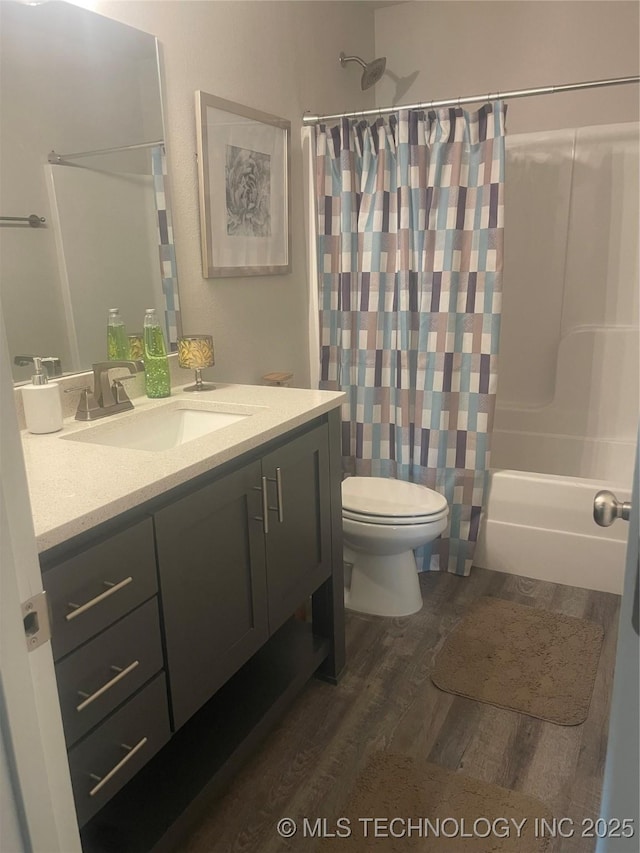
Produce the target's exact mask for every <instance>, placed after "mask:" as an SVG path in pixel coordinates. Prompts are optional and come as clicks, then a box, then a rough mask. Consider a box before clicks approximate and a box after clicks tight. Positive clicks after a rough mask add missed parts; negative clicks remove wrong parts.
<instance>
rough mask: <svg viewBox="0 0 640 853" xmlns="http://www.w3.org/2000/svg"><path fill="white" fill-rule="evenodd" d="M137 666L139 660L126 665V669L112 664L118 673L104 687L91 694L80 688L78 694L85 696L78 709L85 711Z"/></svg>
mask: <svg viewBox="0 0 640 853" xmlns="http://www.w3.org/2000/svg"><path fill="white" fill-rule="evenodd" d="M137 666H140V661H139V660H134V661H133V663H130V664H129V666H127V667H125V668H124V669H122V668H121V667H119V666H112V667H111V669H112V670H113V671H114V672H116V673H117V675H115V676H114V677H113V678H112V679H110V680H109V681H107V683H106V684H103V685H102V687H100V688H98V690H96V692H95V693H92V694H91V695H90V696H89V695H88V694H87V693H83V692H82V691H81V690H78V694H79V695H80V696H82V697H83V698H84V702H81V703H80V704H79V705H78V706H77V707H76V711H84V709H85V708H86V707H87V705H90V704H91V703H92V702H95V700H96V699H97V698H98V697H99V696H102V694H103V693H106V692H107V690H110V689H111V688H112V687H114V686H115V685H116V684H117V683H118V682H119V681H122V679H123V678H124V677H125V675H129V673H130V672H133V670H134V669H135V668H136V667H137Z"/></svg>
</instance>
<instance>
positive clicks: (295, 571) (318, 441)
mask: <svg viewBox="0 0 640 853" xmlns="http://www.w3.org/2000/svg"><path fill="white" fill-rule="evenodd" d="M262 472H263V475H264V476H266V477H267V478H268V490H269V507H270V508H271V509H270V510H269V532H268V533H267V535H266V537H265V541H266V544H267V595H268V603H269V631H270V633H273V632H274V631H276V630H277V629H278V628H279V627H280V625H282V624H283V622H285V621H286V620H287V619H288V618H289V616H291V614H292V613H293V612H294V610H295V609H296V607H298V605H300V604H301V603H302V602H303V601H304V600H305V599H306V598H307V597H308V596H309V595H311V593H312V592H313V591H314V590H315V589H317V587H318V586H319V585H320V584H321V583H322V582H323V581H324V580H326V579H327V578H328V577H329V575H330V574H331V505H330V495H329V483H330V481H329V440H328V431H327V426H326V424H323V425H321V426H319V427H316V428H315V429H313V430H311V431H310V432H308V433H305V434H303V435H301V436H299V437H298V438H295V439H293V440H292V441H290V442H289V443H288V444H286V445H284V446H283V447H280V448H278V449H277V450H274V451H273V452H272V453H269V454H268V455H266V456H265V457H264V458H263V460H262Z"/></svg>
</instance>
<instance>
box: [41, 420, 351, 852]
mask: <svg viewBox="0 0 640 853" xmlns="http://www.w3.org/2000/svg"><path fill="white" fill-rule="evenodd" d="M41 563H42V568H43V584H44V587H45V589H46V591H47V597H48V599H49V603H50V608H51V615H52V626H53V636H52V644H53V652H54V658H55V664H56V677H57V680H58V692H59V695H60V704H61V708H62V717H63V722H64V729H65V736H66V740H67V748H68V758H69V767H70V770H71V779H72V784H73V789H74V796H75V802H76V809H77V814H78V823H79V825H80V827H81V828H82V831H81V836H82V841H83V849H84V850H85V853H94V851H96V853H97V851H100V853H104V851H109V853H111V851H116V853H121V851H122V850H125V849H126V850H140V851H147V850H151V849H158V850H159V849H179V846H178V842H179V839H180V833H181V832H183V831H184V827H185V826H186V823H185V822H186V821H188V820H190V819H191V817H190V816H191V815H192V814H194V815H195V814H196V813H197V812H198V809H199V808H200V805H199V804H200V803H201V802H202V801H203V798H205V799H206V798H208V797H211V796H213V795H214V793H215V792H217V791H218V790H220V787H221V786H222V785H223V784H225V783H226V781H228V779H229V777H230V774H231V773H233V772H234V771H235V768H237V767H239V766H240V764H241V763H242V761H243V760H244V758H245V757H246V755H247V754H248V753H249V752H250V750H252V749H253V748H255V746H256V744H257V743H259V741H260V739H261V738H262V737H263V736H264V735H265V734H266V732H267V731H268V730H269V729H270V728H271V726H272V725H273V724H274V722H275V721H276V720H277V718H278V716H279V714H280V713H281V712H282V710H283V709H284V707H286V704H287V703H288V702H290V701H291V700H292V699H293V697H294V696H295V695H297V693H298V692H299V691H300V690H301V689H302V687H303V686H304V684H305V683H306V681H307V680H308V679H309V678H310V677H311V676H312V675H313V674H314V673H316V674H317V675H318V676H319V677H321V678H324V679H326V680H328V681H331V682H333V683H335V682H336V681H337V679H338V677H339V675H340V672H341V671H342V668H343V666H344V622H343V619H344V610H343V582H342V539H341V505H340V420H339V412H338V411H337V410H336V411H333V412H331V413H329V414H328V415H327V416H326V417H322V418H318V419H316V420H315V421H314V422H312V423H311V424H309V425H306V426H300V427H299V428H297V429H295V430H293V431H291V432H289V433H288V434H286V435H284V436H281V437H280V438H276V439H273V440H271V441H269V442H268V444H265V445H264V446H263V448H256V449H254V450H252V451H249V452H248V453H247V454H246V455H244V456H242V457H239V458H237V459H235V460H231V461H229V463H227V464H226V465H225V466H224V467H223V468H221V469H217V470H212V471H211V472H209V473H208V474H203V475H201V476H200V477H199V478H198V480H195V481H192V482H190V483H185V484H184V485H182V486H179V487H177V488H176V489H175V490H173V491H171V492H167V493H165V494H164V495H160V496H158V497H157V498H156V499H154V500H152V501H149V502H148V503H146V504H144V505H142V506H140V507H137V508H135V510H132V511H131V512H130V513H127V514H126V515H124V516H121V517H120V518H118V519H113V520H112V521H110V522H108V523H107V524H105V526H103V527H101V528H99V529H97V530H95V531H88V532H87V533H86V534H83V535H81V536H79V537H78V538H77V539H75V540H73V541H71V542H68V543H63V545H61V546H60V547H59V548H57V549H52V551H50V552H47V553H46V554H45V555H43V556H42V557H41ZM303 603H304V604H310V606H309V608H308V609H307V616H308V617H311V618H307V619H306V620H303V619H300V618H298V617H299V614H297V613H296V611H297V610H298V608H299V607H300V605H301V604H303ZM150 792H152V793H150ZM160 839H162V843H163V844H165V847H164V848H160V847H158V848H156V844H157V843H159V840H160Z"/></svg>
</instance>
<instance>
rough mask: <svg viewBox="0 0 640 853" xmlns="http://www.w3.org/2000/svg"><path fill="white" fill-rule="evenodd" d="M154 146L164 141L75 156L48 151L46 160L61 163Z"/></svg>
mask: <svg viewBox="0 0 640 853" xmlns="http://www.w3.org/2000/svg"><path fill="white" fill-rule="evenodd" d="M154 145H164V139H161V140H160V141H159V142H138V143H137V144H136V145H119V146H118V147H117V148H100V149H98V150H97V151H79V152H78V153H77V154H57V153H56V152H55V151H53V150H51V151H49V154H48V156H47V160H48V161H49V163H62V161H63V160H76V159H78V158H79V157H94V156H97V155H98V154H115V153H117V152H118V151H134V150H136V149H137V148H153V147H154Z"/></svg>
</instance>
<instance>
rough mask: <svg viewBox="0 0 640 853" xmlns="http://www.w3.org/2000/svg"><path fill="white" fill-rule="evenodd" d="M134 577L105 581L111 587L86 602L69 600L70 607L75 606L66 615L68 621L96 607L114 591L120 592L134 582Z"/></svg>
mask: <svg viewBox="0 0 640 853" xmlns="http://www.w3.org/2000/svg"><path fill="white" fill-rule="evenodd" d="M132 580H133V578H132V577H128V578H125V579H124V580H123V581H120V583H111V582H110V581H104V585H105V586H108V587H109V589H106V590H105V591H104V592H101V593H100V595H96V597H95V598H92V599H91V601H87V602H86V604H74V603H73V602H72V601H70V602H68V604H69V607H71V608H73V610H72V612H71V613H67V615H66V616H65V617H64V618H65V619H66V620H67V622H71V620H72V619H75V618H76V616H80V614H81V613H86V611H87V610H90V609H91V608H92V607H95V606H96V604H100V602H101V601H104V600H105V598H108V597H109V596H110V595H113V593H114V592H118V590H119V589H122V588H123V587H125V586H127V584H130V583H131V582H132Z"/></svg>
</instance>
